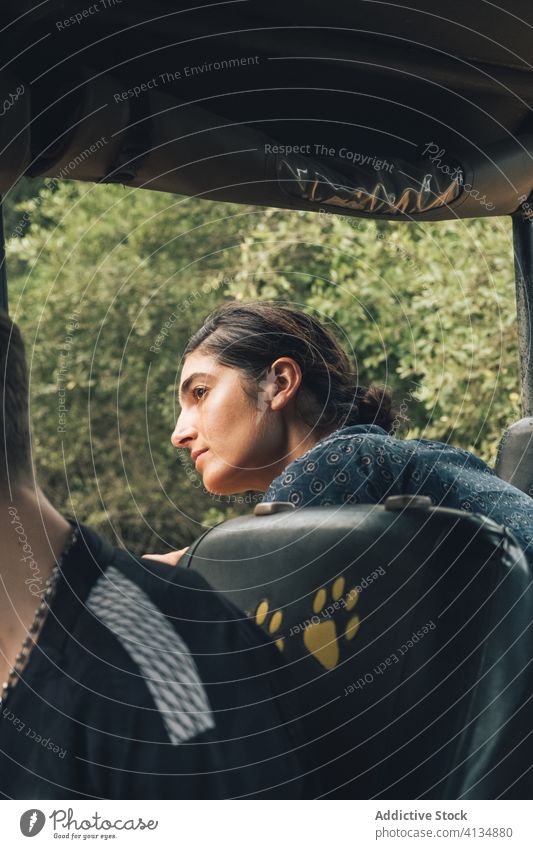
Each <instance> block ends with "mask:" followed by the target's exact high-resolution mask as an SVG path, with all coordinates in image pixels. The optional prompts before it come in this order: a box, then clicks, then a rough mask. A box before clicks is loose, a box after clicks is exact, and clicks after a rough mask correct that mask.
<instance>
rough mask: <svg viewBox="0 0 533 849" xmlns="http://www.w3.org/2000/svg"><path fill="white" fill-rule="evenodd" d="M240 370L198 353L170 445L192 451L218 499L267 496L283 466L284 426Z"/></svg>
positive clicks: (191, 360)
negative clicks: (249, 493) (254, 393)
mask: <svg viewBox="0 0 533 849" xmlns="http://www.w3.org/2000/svg"><path fill="white" fill-rule="evenodd" d="M243 378H244V375H243V373H242V372H241V371H240V370H239V369H235V368H229V367H228V366H224V365H221V364H220V363H218V362H217V360H216V359H215V358H214V357H212V356H210V355H209V354H206V353H202V352H201V351H199V350H198V351H193V352H192V353H191V354H189V355H188V356H187V357H186V359H185V363H184V366H183V370H182V373H181V385H180V393H179V400H180V405H181V413H180V416H179V418H178V421H177V422H176V427H175V428H174V433H173V434H172V437H171V442H172V444H173V445H174V447H175V448H188V449H189V450H190V452H191V458H192V460H193V462H194V463H195V466H196V469H197V470H198V471H199V472H200V474H201V475H202V479H203V483H204V486H205V488H206V489H207V490H209V491H210V492H214V493H216V494H217V495H229V494H230V493H236V492H245V491H246V490H249V489H254V490H259V491H265V490H266V489H267V488H268V486H269V484H270V482H271V481H272V480H273V478H274V477H275V476H276V475H277V474H279V472H280V471H281V469H282V468H283V466H284V462H283V460H282V459H281V460H280V459H279V458H282V457H283V454H284V446H285V443H284V432H283V431H284V426H283V420H282V417H280V416H274V415H272V414H271V411H270V409H269V406H268V404H266V403H265V399H266V395H267V394H268V388H267V389H266V390H264V391H263V392H261V393H259V394H258V397H257V399H256V398H254V397H250V395H251V393H250V394H247V392H246V391H245V389H244V386H243Z"/></svg>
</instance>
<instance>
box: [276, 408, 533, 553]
mask: <svg viewBox="0 0 533 849" xmlns="http://www.w3.org/2000/svg"><path fill="white" fill-rule="evenodd" d="M389 495H428V496H429V497H430V498H431V501H432V502H433V504H434V505H435V506H440V507H454V508H455V509H459V510H467V511H469V512H472V513H482V514H483V515H485V516H489V517H490V518H492V519H493V520H494V521H495V522H498V524H500V525H505V526H506V527H507V528H509V529H510V530H511V531H512V532H513V534H514V535H515V537H516V539H517V540H518V542H519V543H520V545H521V546H522V548H523V549H524V551H525V552H526V555H527V557H528V560H529V562H530V564H531V565H532V566H533V498H531V497H530V496H529V495H526V494H525V493H524V492H521V491H520V490H519V489H517V488H516V487H514V486H512V485H511V484H509V483H506V482H505V481H503V480H501V478H499V477H497V475H496V474H495V473H494V471H493V470H492V469H490V468H489V466H487V465H486V464H485V463H484V462H483V460H480V459H479V458H478V457H475V456H474V455H473V454H470V452H469V451H465V450H464V449H462V448H453V447H451V446H450V445H446V444H445V443H443V442H432V441H430V440H428V439H396V438H395V437H393V436H390V435H389V434H388V433H387V432H386V431H385V430H384V429H383V428H382V427H378V426H377V425H354V426H352V427H343V428H340V429H339V430H336V431H335V432H334V433H332V434H330V435H329V436H327V437H326V438H325V439H322V440H321V441H320V442H318V443H317V444H316V445H315V446H313V448H311V449H310V450H309V451H307V453H306V454H303V455H302V456H301V457H298V458H297V459H296V460H294V461H293V462H292V463H290V464H289V465H288V466H287V468H286V469H284V470H283V472H282V473H281V474H280V475H278V477H277V478H275V479H274V480H273V481H272V483H271V484H270V487H269V488H268V490H267V492H266V493H265V496H264V498H263V501H291V502H292V503H293V504H294V505H295V506H296V507H309V506H314V507H318V506H325V505H333V504H343V503H350V504H377V503H380V502H382V501H384V500H385V498H387V496H389Z"/></svg>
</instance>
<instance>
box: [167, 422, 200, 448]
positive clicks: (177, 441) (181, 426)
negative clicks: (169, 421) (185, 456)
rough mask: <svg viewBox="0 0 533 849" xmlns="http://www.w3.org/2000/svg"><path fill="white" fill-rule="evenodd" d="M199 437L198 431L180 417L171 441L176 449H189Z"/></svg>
mask: <svg viewBox="0 0 533 849" xmlns="http://www.w3.org/2000/svg"><path fill="white" fill-rule="evenodd" d="M197 436H198V431H197V430H196V428H195V427H193V425H192V424H191V423H187V422H186V421H183V420H182V417H181V416H180V417H179V419H178V421H177V422H176V427H175V428H174V432H173V434H172V436H171V437H170V441H171V443H172V445H173V446H174V448H188V447H189V445H190V443H191V442H192V441H193V439H196V437H197Z"/></svg>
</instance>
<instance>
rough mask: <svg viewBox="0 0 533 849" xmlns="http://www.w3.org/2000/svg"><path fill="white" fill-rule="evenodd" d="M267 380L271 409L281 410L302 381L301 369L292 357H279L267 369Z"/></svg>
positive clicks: (293, 395) (292, 396)
mask: <svg viewBox="0 0 533 849" xmlns="http://www.w3.org/2000/svg"><path fill="white" fill-rule="evenodd" d="M267 382H268V383H269V385H270V386H271V387H272V397H271V398H270V399H269V400H270V409H271V410H282V409H283V408H284V407H286V406H287V404H288V403H289V401H291V400H292V399H293V398H294V397H295V395H296V393H297V392H298V390H299V388H300V386H301V383H302V370H301V368H300V366H299V365H298V363H297V362H296V360H293V359H292V357H279V359H277V360H275V361H274V362H273V363H272V365H271V367H270V369H269V371H268V377H267Z"/></svg>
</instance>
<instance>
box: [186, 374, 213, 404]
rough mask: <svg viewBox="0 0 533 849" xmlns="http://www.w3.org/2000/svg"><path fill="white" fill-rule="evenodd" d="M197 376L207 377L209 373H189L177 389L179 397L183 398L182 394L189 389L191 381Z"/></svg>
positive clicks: (196, 378)
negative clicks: (178, 389)
mask: <svg viewBox="0 0 533 849" xmlns="http://www.w3.org/2000/svg"><path fill="white" fill-rule="evenodd" d="M199 377H209V375H208V373H207V372H206V371H195V372H194V373H193V374H191V375H190V376H189V377H188V378H187V380H184V381H183V383H182V384H181V386H180V391H179V397H180V398H183V396H184V395H185V394H186V393H187V391H188V390H189V389H190V386H191V383H193V382H194V381H195V380H198V378H199Z"/></svg>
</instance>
